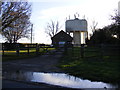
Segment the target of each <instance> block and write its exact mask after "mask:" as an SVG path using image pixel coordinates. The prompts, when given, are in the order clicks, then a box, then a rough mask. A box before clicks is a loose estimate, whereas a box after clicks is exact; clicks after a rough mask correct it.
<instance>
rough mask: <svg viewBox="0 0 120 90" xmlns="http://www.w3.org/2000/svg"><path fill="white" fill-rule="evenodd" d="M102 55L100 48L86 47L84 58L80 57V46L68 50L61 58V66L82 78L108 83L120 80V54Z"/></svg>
mask: <svg viewBox="0 0 120 90" xmlns="http://www.w3.org/2000/svg"><path fill="white" fill-rule="evenodd" d="M109 53H111V54H112V55H110V56H109V55H108V56H103V57H101V53H100V50H99V48H85V56H84V58H81V57H80V48H74V50H68V52H67V53H66V52H65V53H64V56H63V57H62V58H61V60H60V65H59V67H60V68H61V69H62V70H64V71H65V72H67V73H69V74H71V75H74V76H78V77H81V78H85V79H89V80H93V81H103V82H108V83H119V82H120V72H119V69H120V68H119V66H120V60H119V55H116V56H114V53H113V52H112V51H111V52H109Z"/></svg>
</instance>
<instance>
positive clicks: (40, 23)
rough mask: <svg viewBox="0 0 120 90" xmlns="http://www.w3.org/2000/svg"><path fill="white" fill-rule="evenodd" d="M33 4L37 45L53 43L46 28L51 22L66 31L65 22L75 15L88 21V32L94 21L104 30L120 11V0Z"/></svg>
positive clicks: (37, 0) (47, 0) (44, 0)
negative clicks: (118, 10)
mask: <svg viewBox="0 0 120 90" xmlns="http://www.w3.org/2000/svg"><path fill="white" fill-rule="evenodd" d="M30 1H31V3H32V15H31V22H32V23H33V25H34V27H33V30H34V42H35V43H49V44H50V43H51V40H50V37H49V36H47V34H46V33H45V27H46V24H47V22H50V20H53V21H57V20H58V21H59V23H60V25H62V28H61V30H65V20H66V17H67V18H68V17H69V15H70V18H71V19H74V14H75V13H76V12H78V13H79V14H80V17H79V19H83V18H84V16H85V19H86V20H87V21H88V31H89V33H90V32H91V31H90V26H91V25H92V21H93V20H95V21H96V22H98V26H97V28H102V27H104V26H106V25H109V24H111V22H112V21H111V20H110V19H111V18H110V15H114V13H115V10H117V9H118V1H119V0H30ZM19 42H30V40H27V41H26V40H24V39H22V40H20V41H19Z"/></svg>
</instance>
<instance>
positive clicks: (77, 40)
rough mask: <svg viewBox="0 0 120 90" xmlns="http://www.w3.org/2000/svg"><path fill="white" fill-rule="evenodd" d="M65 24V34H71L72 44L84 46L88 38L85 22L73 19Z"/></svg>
mask: <svg viewBox="0 0 120 90" xmlns="http://www.w3.org/2000/svg"><path fill="white" fill-rule="evenodd" d="M65 24H66V25H65V28H66V32H67V33H69V34H70V33H73V44H74V45H77V46H78V45H81V44H85V39H86V38H87V36H88V31H87V20H85V19H78V18H75V19H70V20H66V22H65Z"/></svg>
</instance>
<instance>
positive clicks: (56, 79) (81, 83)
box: [3, 71, 118, 88]
mask: <svg viewBox="0 0 120 90" xmlns="http://www.w3.org/2000/svg"><path fill="white" fill-rule="evenodd" d="M3 75H4V76H5V77H7V78H8V79H14V80H19V81H30V82H38V83H46V84H51V85H58V86H62V87H68V88H104V87H106V88H117V87H118V86H115V85H112V84H108V83H103V82H92V81H90V80H83V79H81V78H77V77H74V76H71V75H68V74H64V73H41V72H23V71H17V72H14V73H13V72H12V73H8V72H7V73H3Z"/></svg>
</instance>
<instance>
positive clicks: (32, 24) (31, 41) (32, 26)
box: [31, 24, 33, 44]
mask: <svg viewBox="0 0 120 90" xmlns="http://www.w3.org/2000/svg"><path fill="white" fill-rule="evenodd" d="M32 32H33V24H31V44H32V39H33V38H32V34H33V33H32Z"/></svg>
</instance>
